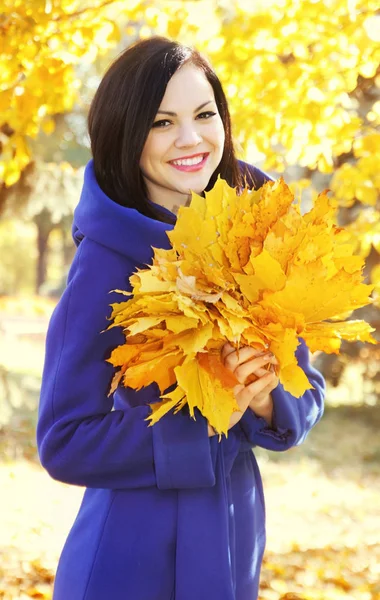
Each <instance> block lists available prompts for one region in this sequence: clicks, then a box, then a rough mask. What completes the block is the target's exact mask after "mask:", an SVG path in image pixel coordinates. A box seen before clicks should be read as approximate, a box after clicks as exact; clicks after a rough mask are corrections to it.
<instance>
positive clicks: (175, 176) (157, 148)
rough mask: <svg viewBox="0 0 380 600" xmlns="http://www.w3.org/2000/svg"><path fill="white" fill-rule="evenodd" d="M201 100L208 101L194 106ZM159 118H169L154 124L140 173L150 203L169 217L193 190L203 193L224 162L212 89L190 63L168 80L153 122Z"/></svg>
mask: <svg viewBox="0 0 380 600" xmlns="http://www.w3.org/2000/svg"><path fill="white" fill-rule="evenodd" d="M199 98H210V100H206V102H203V103H202V104H201V105H200V106H198V102H199ZM206 106H207V108H208V111H207V112H204V111H203V112H201V110H202V109H204V108H205V107H206ZM212 109H213V110H212ZM161 114H165V115H169V116H170V117H171V118H170V120H169V119H165V120H162V119H161V120H155V121H154V123H153V126H152V129H151V130H150V132H149V135H148V137H147V140H146V142H145V146H144V149H143V151H142V154H141V159H140V167H141V171H142V173H143V177H144V181H145V184H146V187H147V190H148V194H149V196H150V199H151V200H152V201H153V202H156V203H157V204H160V205H161V206H165V207H166V208H168V209H169V210H171V211H173V208H174V207H178V206H181V205H183V204H185V203H186V202H188V201H189V200H190V198H191V190H192V191H194V192H196V193H197V194H201V193H202V192H203V190H204V189H205V188H206V187H207V184H208V182H209V181H210V179H211V176H212V174H213V173H214V171H215V170H216V169H217V167H218V165H219V163H220V161H221V159H222V156H223V150H224V142H225V134H224V126H223V121H222V118H221V116H220V114H219V111H218V108H217V105H216V102H215V96H214V91H213V89H212V86H211V84H210V83H209V82H208V80H207V78H206V76H205V75H204V73H203V71H201V70H200V69H199V68H198V67H196V66H194V65H193V64H191V63H190V64H189V63H188V64H186V63H185V65H184V66H182V67H181V68H180V69H178V70H177V71H176V72H175V73H174V75H173V77H172V78H171V79H170V81H169V83H168V85H167V87H166V90H165V94H164V97H163V99H162V102H161V105H160V108H159V110H158V111H157V119H158V117H159V115H161Z"/></svg>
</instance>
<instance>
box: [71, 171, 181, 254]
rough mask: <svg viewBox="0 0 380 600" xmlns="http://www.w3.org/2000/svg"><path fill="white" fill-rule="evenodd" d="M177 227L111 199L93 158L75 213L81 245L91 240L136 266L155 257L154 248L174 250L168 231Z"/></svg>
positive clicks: (75, 234) (75, 228) (75, 230)
mask: <svg viewBox="0 0 380 600" xmlns="http://www.w3.org/2000/svg"><path fill="white" fill-rule="evenodd" d="M156 206H157V207H158V209H159V210H161V211H162V213H163V214H165V213H166V214H170V215H173V213H171V212H170V211H169V210H167V209H166V208H164V207H162V206H159V205H156ZM174 217H175V215H174ZM173 227H174V226H173V225H171V224H169V223H163V222H162V221H158V220H156V219H152V218H151V217H146V216H145V215H142V214H141V213H140V212H138V211H137V210H136V209H134V208H127V207H125V206H121V205H120V204H117V203H116V202H114V201H113V200H111V198H109V196H107V195H106V194H105V193H104V192H103V190H102V189H101V188H100V186H99V184H98V182H97V180H96V177H95V171H94V162H93V159H91V160H90V161H89V162H88V164H87V165H86V168H85V171H84V182H83V188H82V192H81V196H80V200H79V203H78V205H77V207H76V208H75V211H74V221H73V227H72V235H73V239H74V242H75V244H76V245H77V246H78V245H79V244H80V242H81V241H82V239H83V238H84V237H87V238H89V239H91V240H92V241H94V242H97V243H98V244H102V245H103V246H106V247H107V248H110V249H111V250H114V251H116V252H119V253H120V254H123V255H125V256H127V257H128V258H132V259H133V260H134V261H135V262H136V263H137V262H138V263H142V264H145V263H148V262H149V261H150V260H151V258H152V256H153V252H152V247H154V248H165V249H169V248H170V242H169V238H168V236H167V235H166V231H170V230H171V229H173ZM147 241H149V243H147Z"/></svg>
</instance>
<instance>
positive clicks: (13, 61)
mask: <svg viewBox="0 0 380 600" xmlns="http://www.w3.org/2000/svg"><path fill="white" fill-rule="evenodd" d="M0 33H1V36H0V67H1V68H0V256H1V260H0V450H1V460H0V486H1V508H2V510H1V511H0V599H2V600H14V599H17V600H24V599H26V598H43V599H49V598H51V594H52V582H53V578H54V571H55V568H56V563H57V559H58V556H59V553H60V551H61V548H62V545H63V542H64V540H65V537H66V535H67V533H68V530H69V527H70V525H71V523H72V520H73V519H74V516H75V514H76V511H77V509H78V506H79V502H80V500H81V496H82V493H83V490H82V489H80V488H75V487H70V486H66V485H64V484H60V483H58V482H55V481H52V480H51V479H50V478H49V476H48V475H47V474H46V473H45V472H44V471H43V470H42V469H41V467H40V466H39V463H38V457H37V454H36V444H35V423H36V416H37V405H38V395H39V387H40V379H41V371H42V365H43V357H44V341H45V333H46V329H47V325H48V320H49V317H50V315H51V312H52V310H53V308H54V306H55V304H56V302H57V300H58V298H59V296H60V294H61V293H62V290H63V289H64V286H65V281H66V276H67V272H68V268H69V265H70V263H71V260H72V258H73V254H74V245H73V242H72V239H71V220H72V214H73V209H74V207H75V205H76V203H77V202H78V199H79V195H80V191H81V186H82V181H83V168H84V165H85V164H86V163H87V161H88V160H89V158H90V151H89V139H88V135H87V131H86V116H87V112H88V109H89V104H90V102H91V99H92V97H93V94H94V92H95V90H96V88H97V86H98V84H99V82H100V79H101V77H102V74H103V73H104V71H105V70H106V68H107V67H108V65H109V64H110V62H111V61H112V60H113V59H114V58H115V57H116V56H117V55H118V53H119V52H121V51H122V50H123V49H124V48H126V47H127V46H128V45H130V44H131V43H133V42H134V41H135V40H137V39H139V38H144V37H149V36H151V35H154V34H160V35H165V36H167V37H169V38H171V39H176V40H179V41H181V42H184V43H187V44H191V45H195V46H196V47H197V48H198V49H199V50H200V51H201V52H202V53H204V54H205V55H206V56H207V57H208V58H209V59H210V60H211V62H212V64H213V66H214V68H215V70H216V72H217V73H218V75H219V77H220V79H221V81H222V83H223V85H224V88H225V91H226V94H227V97H228V99H229V103H230V110H231V115H232V122H233V135H234V139H235V143H236V148H237V151H238V156H239V158H242V159H244V160H246V161H248V162H250V163H253V164H255V165H257V166H258V167H260V168H262V169H264V170H265V171H267V172H268V173H269V174H271V175H272V176H273V177H279V176H280V175H283V176H284V178H285V181H286V182H287V183H288V184H290V185H291V186H292V189H293V191H294V193H295V194H296V197H301V199H302V207H303V209H304V210H308V209H309V208H310V207H311V206H312V202H313V199H314V198H315V196H316V194H318V193H319V192H321V191H323V190H324V189H326V188H329V189H330V190H331V192H330V194H329V196H330V198H334V199H335V200H336V201H337V206H338V208H337V213H336V222H337V223H338V224H339V225H341V226H344V227H346V228H347V230H348V231H349V232H350V233H351V235H352V240H353V241H354V242H355V248H356V252H357V253H358V254H361V255H363V256H364V257H365V258H366V267H365V271H364V274H365V281H366V283H372V284H374V291H373V293H372V297H373V304H371V305H369V306H367V307H365V308H362V309H360V310H358V311H356V312H355V313H354V314H353V315H352V316H351V318H360V319H365V320H367V321H368V322H369V323H370V324H371V325H372V327H374V328H375V333H374V336H375V337H376V338H377V339H380V336H379V324H380V263H379V253H380V218H379V217H380V200H379V192H380V67H379V65H380V9H379V4H378V1H377V0H376V1H373V0H328V1H327V0H326V1H322V0H265V1H264V0H219V1H216V0H215V1H214V0H195V1H176V0H169V1H160V0H155V1H152V2H149V1H143V0H130V1H129V2H117V1H114V0H103V1H101V0H92V1H90V0H24V1H23V2H21V1H20V0H2V2H1V7H0ZM313 360H314V363H315V365H316V366H317V368H319V369H320V370H321V371H322V372H323V374H324V375H325V377H326V379H327V386H328V388H327V398H326V402H327V408H326V413H325V416H324V418H323V420H322V421H321V423H320V424H319V425H318V426H317V427H316V428H315V430H313V431H312V432H311V434H310V436H309V437H308V439H307V441H306V442H305V444H304V445H303V446H301V447H299V448H294V449H292V450H290V451H288V452H286V453H284V454H275V453H269V452H265V451H263V450H260V449H259V450H258V451H257V456H258V459H259V464H260V468H261V471H262V475H263V479H264V486H265V489H266V502H267V517H268V544H267V551H266V555H265V560H264V566H263V572H262V578H261V590H260V599H261V600H279V599H280V598H282V599H284V600H296V599H297V598H304V599H306V598H307V599H312V600H314V599H315V600H340V599H342V600H349V599H355V600H379V599H380V436H379V433H378V432H379V426H380V404H379V395H380V373H379V364H380V348H379V347H378V346H375V345H369V344H363V343H356V342H355V343H343V344H342V349H341V354H340V355H325V354H319V355H318V356H315V357H314V359H313ZM68 600H69V599H68ZM210 600H211V599H210Z"/></svg>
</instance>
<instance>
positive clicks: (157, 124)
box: [152, 119, 170, 127]
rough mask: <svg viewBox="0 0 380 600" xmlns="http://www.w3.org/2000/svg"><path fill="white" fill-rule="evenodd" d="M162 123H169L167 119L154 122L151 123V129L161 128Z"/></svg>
mask: <svg viewBox="0 0 380 600" xmlns="http://www.w3.org/2000/svg"><path fill="white" fill-rule="evenodd" d="M164 123H170V121H168V120H167V119H163V120H162V121H156V122H155V123H153V125H152V127H162V125H163V124H164Z"/></svg>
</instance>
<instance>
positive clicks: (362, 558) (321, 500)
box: [0, 406, 380, 600]
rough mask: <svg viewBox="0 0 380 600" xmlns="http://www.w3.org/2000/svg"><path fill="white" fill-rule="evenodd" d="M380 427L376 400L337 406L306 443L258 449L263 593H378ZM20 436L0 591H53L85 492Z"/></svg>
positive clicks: (11, 467)
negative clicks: (40, 459) (264, 533)
mask: <svg viewBox="0 0 380 600" xmlns="http://www.w3.org/2000/svg"><path fill="white" fill-rule="evenodd" d="M379 425H380V410H379V409H378V407H347V406H346V407H337V408H329V409H328V410H327V411H326V414H325V416H324V418H323V420H322V421H321V422H320V423H319V424H318V425H317V427H316V428H315V429H314V430H313V431H312V432H311V434H310V435H309V438H308V439H307V441H306V442H305V443H304V445H303V446H301V447H299V448H294V449H292V450H290V451H288V452H285V453H280V454H277V453H270V452H266V451H264V450H258V451H257V456H258V459H259V464H260V469H261V472H262V476H263V479H264V487H265V496H266V508H267V522H268V528H267V529H268V542H267V550H266V554H265V560H264V565H263V570H262V577H261V590H260V598H261V600H279V599H280V598H286V599H287V600H296V599H297V598H305V599H310V600H314V599H315V600H380V464H379V458H380V438H379V436H378V430H379ZM12 438H14V439H13V443H12ZM20 443H21V439H20V435H18V437H17V436H16V437H15V436H14V435H12V434H11V433H8V434H7V436H4V435H3V438H2V444H3V448H4V447H5V452H4V454H5V456H6V457H7V460H6V461H5V462H3V464H2V465H0V488H1V506H2V511H1V513H0V548H1V550H0V553H1V555H2V556H1V560H0V565H1V566H0V598H1V599H2V600H16V599H17V600H24V599H27V598H41V599H49V598H51V593H52V583H53V578H54V570H55V567H56V562H57V558H58V556H59V553H60V550H61V547H62V545H63V542H64V539H65V537H66V535H67V532H68V530H69V527H70V524H71V523H72V520H73V518H74V516H75V513H76V511H77V509H78V506H79V503H80V500H81V497H82V493H83V492H82V490H81V489H80V488H76V487H71V486H67V485H64V484H60V483H58V482H55V481H53V480H51V479H50V478H49V476H48V475H47V474H46V473H45V472H44V471H43V470H42V469H41V468H40V467H39V465H38V463H37V461H36V460H35V458H34V453H33V444H32V443H29V444H28V443H26V445H25V446H24V447H25V452H21V451H19V452H18V453H17V457H16V459H14V458H12V452H11V450H10V448H13V449H14V448H15V447H19V446H20ZM25 454H26V455H27V456H29V459H25Z"/></svg>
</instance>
